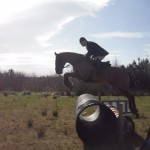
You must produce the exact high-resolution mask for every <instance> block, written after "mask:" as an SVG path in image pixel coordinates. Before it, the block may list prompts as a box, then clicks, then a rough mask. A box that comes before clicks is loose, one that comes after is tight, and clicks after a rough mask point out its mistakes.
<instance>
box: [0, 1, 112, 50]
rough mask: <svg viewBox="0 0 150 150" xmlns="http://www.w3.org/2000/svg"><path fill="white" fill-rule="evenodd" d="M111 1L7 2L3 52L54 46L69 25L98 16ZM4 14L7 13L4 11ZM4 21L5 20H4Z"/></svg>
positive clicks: (0, 39) (0, 36)
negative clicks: (97, 12) (57, 36)
mask: <svg viewBox="0 0 150 150" xmlns="http://www.w3.org/2000/svg"><path fill="white" fill-rule="evenodd" d="M109 1H110V0H102V1H100V2H97V0H72V1H69V0H55V1H52V0H44V1H43V2H42V0H38V1H37V2H36V1H35V0H33V2H32V3H31V2H30V1H25V0H14V1H13V3H12V2H11V1H10V0H6V2H5V3H3V6H7V10H6V18H3V21H2V23H3V24H2V23H1V25H0V50H1V52H6V51H5V50H6V49H7V51H18V52H21V51H24V50H26V51H27V50H31V49H36V48H39V47H47V46H51V45H52V44H53V43H51V42H50V39H51V38H53V37H54V36H56V35H58V34H59V33H60V32H61V31H62V30H63V28H64V26H65V25H66V24H68V23H70V22H71V21H73V20H75V19H77V18H79V17H82V16H88V15H92V14H94V13H95V12H96V11H98V10H99V9H101V8H103V7H106V6H107V5H108V3H109ZM21 2H23V4H22V3H21ZM1 3H2V2H0V6H1V8H2V5H1ZM9 3H10V4H12V9H10V12H9V11H8V9H9V7H8V6H10V5H6V4H9ZM17 4H18V5H17ZM23 6H25V7H23ZM15 10H16V11H15ZM1 12H4V9H2V11H1ZM11 13H12V15H11ZM0 17H1V19H2V16H0Z"/></svg>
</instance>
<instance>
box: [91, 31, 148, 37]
mask: <svg viewBox="0 0 150 150" xmlns="http://www.w3.org/2000/svg"><path fill="white" fill-rule="evenodd" d="M91 36H92V37H95V38H99V39H112V38H128V39H133V38H145V37H150V32H123V31H116V32H105V33H97V34H92V35H91Z"/></svg>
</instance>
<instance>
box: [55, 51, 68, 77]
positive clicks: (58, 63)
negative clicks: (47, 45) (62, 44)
mask: <svg viewBox="0 0 150 150" xmlns="http://www.w3.org/2000/svg"><path fill="white" fill-rule="evenodd" d="M55 56H56V60H55V71H56V73H57V74H62V72H63V68H64V65H65V63H66V62H65V61H64V59H63V57H61V54H57V53H56V52H55Z"/></svg>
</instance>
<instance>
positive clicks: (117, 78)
mask: <svg viewBox="0 0 150 150" xmlns="http://www.w3.org/2000/svg"><path fill="white" fill-rule="evenodd" d="M55 56H56V60H55V71H56V73H57V74H62V73H63V69H64V68H65V64H66V63H69V64H71V65H72V67H73V71H72V72H67V73H65V74H64V84H65V85H66V86H67V87H68V88H72V87H73V83H72V82H71V81H70V79H69V78H70V77H73V78H77V79H79V80H83V81H85V82H92V83H98V84H109V85H111V86H112V88H113V90H114V91H116V92H117V93H118V94H122V95H123V96H124V97H127V99H128V102H129V109H130V110H131V112H132V113H133V115H135V116H136V118H139V113H138V109H137V108H136V104H135V98H134V95H133V94H131V92H130V90H129V85H130V75H129V73H128V72H127V71H125V70H124V69H121V68H118V67H112V66H110V67H107V68H106V69H103V70H101V71H100V73H99V72H98V71H97V69H96V67H95V66H94V64H93V63H91V60H90V59H88V58H86V57H85V56H84V55H82V54H78V53H73V52H62V53H56V52H55Z"/></svg>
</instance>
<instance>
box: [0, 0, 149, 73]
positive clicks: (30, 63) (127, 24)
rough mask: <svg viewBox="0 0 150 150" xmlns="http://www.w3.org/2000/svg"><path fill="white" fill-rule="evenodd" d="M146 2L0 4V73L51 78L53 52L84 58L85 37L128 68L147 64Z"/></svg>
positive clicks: (17, 0) (25, 0)
mask: <svg viewBox="0 0 150 150" xmlns="http://www.w3.org/2000/svg"><path fill="white" fill-rule="evenodd" d="M149 6H150V1H149V0H99V1H98V0H55V1H53V0H32V1H31V0H13V1H12V0H5V1H0V20H1V21H0V54H1V55H0V70H1V71H7V70H8V69H10V68H12V69H14V70H15V71H21V72H24V73H27V74H32V73H35V74H36V75H51V74H55V69H54V68H55V56H54V52H58V53H59V52H64V51H71V52H77V53H82V54H85V53H86V52H87V51H86V49H85V48H84V47H82V46H81V45H80V44H79V38H80V37H81V36H84V37H85V38H86V39H87V40H90V41H94V42H96V43H98V44H99V45H100V46H102V47H103V48H104V49H106V50H107V51H108V52H109V55H108V56H107V57H106V58H105V59H104V61H105V60H110V61H111V63H112V64H113V63H114V62H115V60H117V62H118V64H120V65H121V64H124V65H127V64H129V63H132V61H133V60H136V59H137V58H138V57H140V58H148V59H150V15H149V14H150V9H149Z"/></svg>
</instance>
